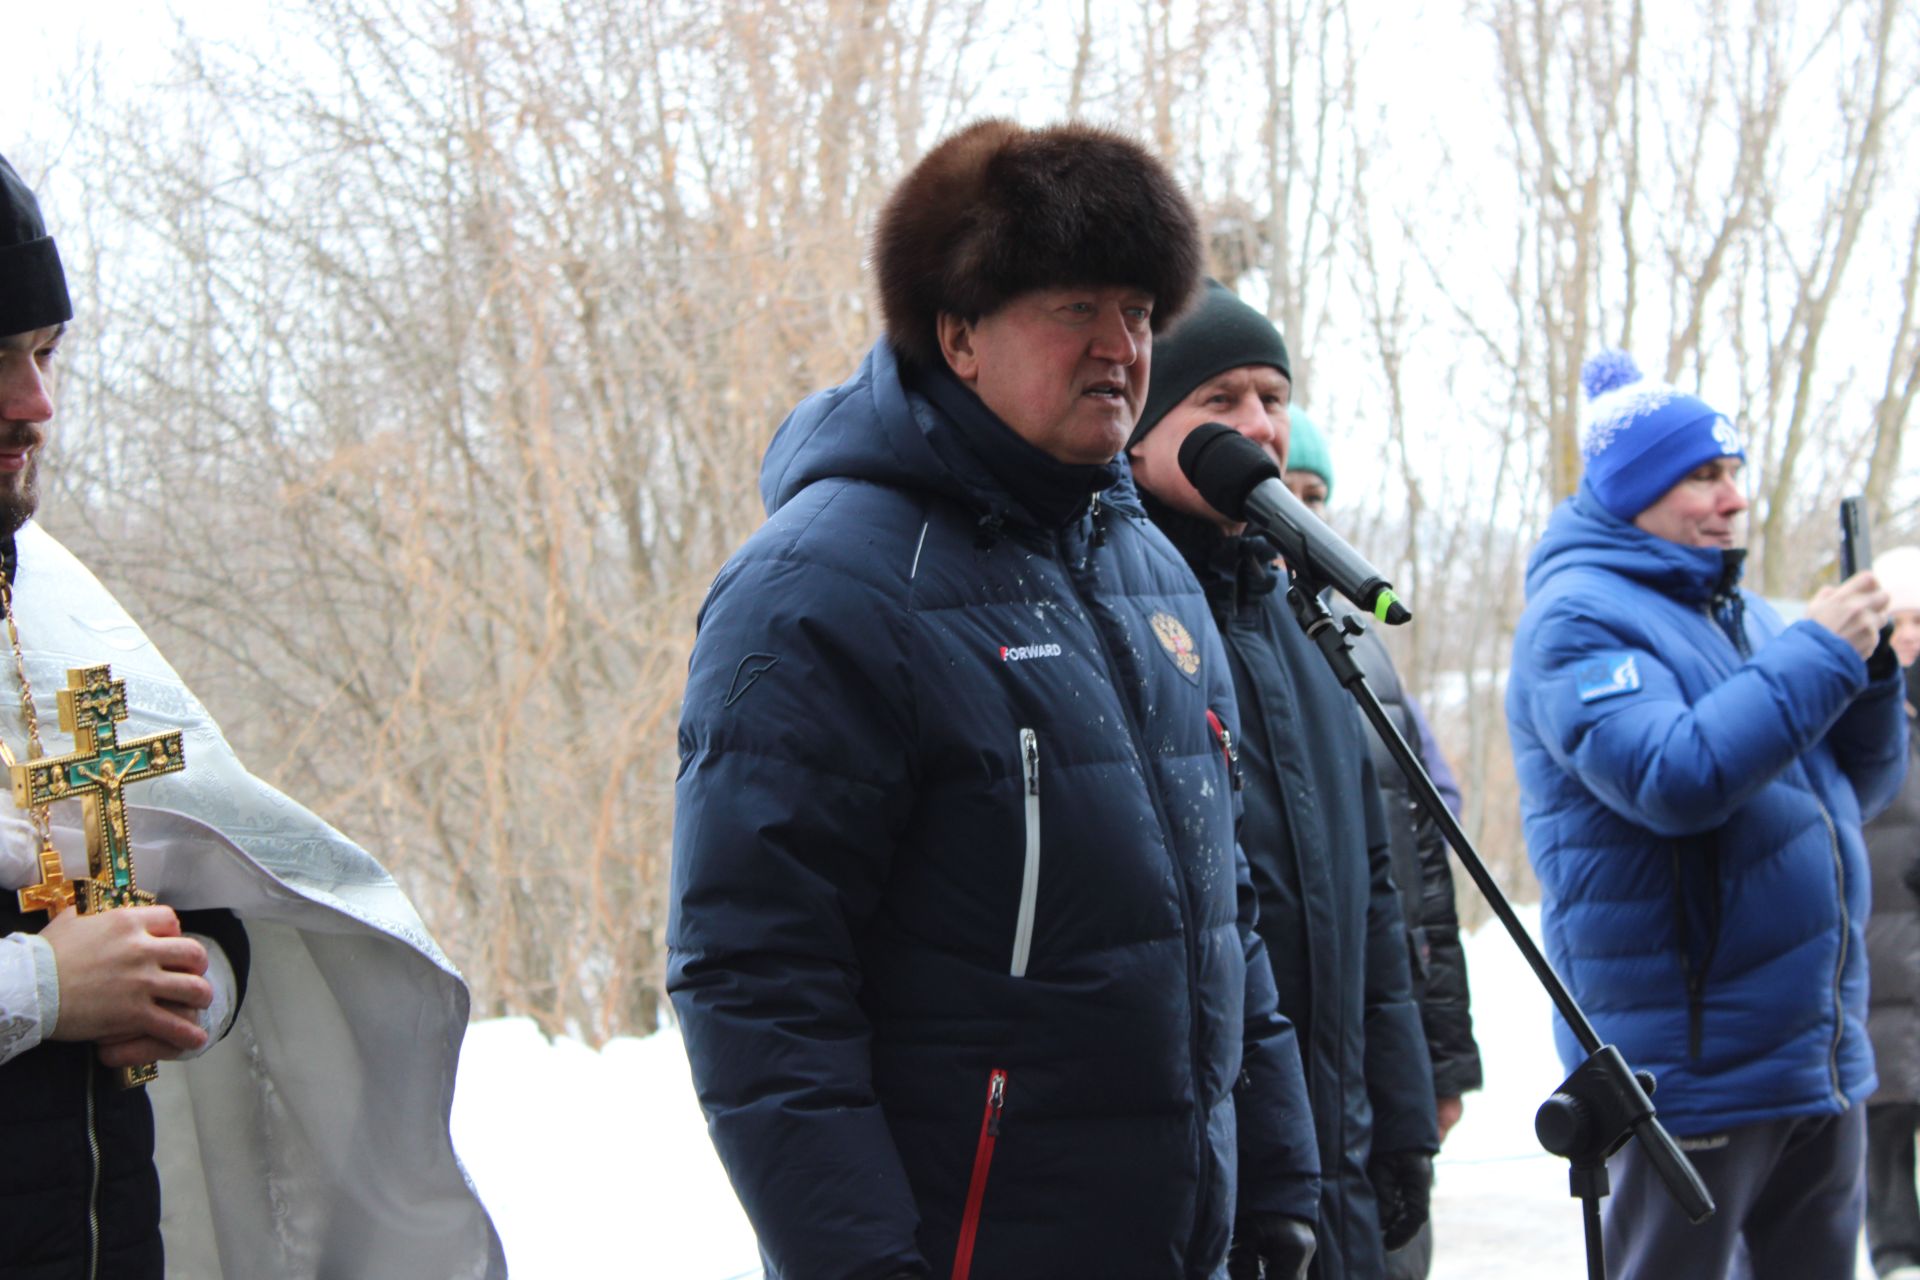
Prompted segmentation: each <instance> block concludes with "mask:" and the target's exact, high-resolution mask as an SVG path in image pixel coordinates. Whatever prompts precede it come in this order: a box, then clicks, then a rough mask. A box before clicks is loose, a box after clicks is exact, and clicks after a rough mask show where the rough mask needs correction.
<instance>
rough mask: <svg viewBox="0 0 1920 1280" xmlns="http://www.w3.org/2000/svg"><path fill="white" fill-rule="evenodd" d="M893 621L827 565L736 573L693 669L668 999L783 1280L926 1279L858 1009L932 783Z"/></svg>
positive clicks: (711, 1120)
mask: <svg viewBox="0 0 1920 1280" xmlns="http://www.w3.org/2000/svg"><path fill="white" fill-rule="evenodd" d="M893 616H895V611H893V610H889V609H887V608H884V607H882V605H881V603H880V600H879V593H877V592H875V591H874V590H872V589H871V588H869V587H866V586H864V585H862V584H859V583H856V582H853V581H852V580H850V579H848V578H846V577H845V576H844V575H840V574H837V573H834V572H833V571H830V570H826V569H822V568H820V567H818V566H809V565H805V564H797V563H793V562H790V561H780V560H767V559H762V560H757V561H750V562H748V563H746V564H744V565H730V566H729V567H728V568H727V569H726V570H723V571H722V574H721V576H720V578H719V579H717V580H716V582H715V586H714V589H713V591H712V593H711V595H710V597H709V601H708V604H707V606H706V607H705V609H704V610H703V615H702V620H701V630H700V635H699V639H698V641H697V643H696V644H695V647H694V652H693V659H692V662H691V664H690V669H689V675H688V679H687V692H686V699H685V703H684V707H683V711H682V717H681V725H680V759H681V765H680V776H679V780H678V783H677V785H676V788H675V812H674V831H673V870H672V877H671V885H670V894H671V901H670V915H669V919H668V925H667V942H668V965H667V990H668V992H669V993H670V995H671V996H672V999H673V1006H674V1010H675V1012H676V1013H677V1014H678V1016H679V1019H680V1025H681V1029H682V1033H683V1035H684V1037H685V1040H686V1048H687V1056H688V1059H689V1061H690V1062H691V1065H692V1069H693V1079H694V1085H695V1088H696V1091H697V1092H698V1094H699V1098H700V1105H701V1108H702V1109H703V1111H704V1112H705V1113H706V1116H707V1123H708V1126H709V1129H710V1131H711V1134H712V1137H713V1143H714V1146H715V1148H716V1149H717V1150H718V1152H719V1154H720V1158H721V1161H722V1162H723V1163H724V1165H725V1166H726V1169H727V1174H728V1177H729V1178H730V1179H731V1180H732V1182H733V1186H734V1190H735V1191H736V1193H737V1194H738V1195H739V1197H740V1202H741V1205H742V1207H743V1208H744V1209H745V1210H746V1213H747V1216H748V1218H749V1220H750V1221H751V1222H752V1223H753V1228H754V1231H755V1233H756V1234H757V1235H758V1237H759V1240H760V1246H761V1249H762V1250H763V1251H764V1252H765V1254H766V1255H767V1258H768V1259H769V1260H770V1261H771V1263H772V1264H773V1269H774V1270H775V1271H776V1272H777V1273H778V1274H779V1275H780V1276H782V1277H783V1280H829V1278H831V1280H856V1278H857V1280H868V1278H869V1277H884V1276H889V1275H892V1274H893V1273H895V1272H896V1271H901V1270H915V1271H918V1270H920V1269H922V1268H923V1267H924V1263H923V1262H922V1260H921V1258H920V1256H919V1253H918V1251H917V1249H916V1247H915V1244H914V1233H915V1230H916V1228H917V1226H918V1221H919V1219H918V1213H917V1210H916V1207H915V1204H914V1201H913V1197H912V1194H911V1191H910V1189H909V1187H908V1183H907V1179H906V1175H905V1171H904V1169H903V1167H902V1164H901V1161H900V1158H899V1154H898V1151H897V1149H896V1147H895V1145H894V1142H893V1138H892V1135H891V1133H890V1132H889V1130H888V1127H887V1122H886V1118H885V1116H884V1115H883V1114H882V1112H881V1109H880V1106H879V1103H878V1101H877V1099H876V1096H875V1092H874V1089H873V1083H872V1062H871V1053H870V1038H871V1032H870V1027H869V1025H868V1022H867V1019H866V1017H865V1015H864V1013H863V1011H862V1009H861V1007H860V1004H859V1000H858V996H859V992H860V987H861V972H860V965H859V961H858V956H857V948H856V939H857V938H858V936H859V934H860V931H861V927H862V925H863V923H864V922H865V921H866V920H867V919H868V918H869V917H870V916H871V914H872V913H873V912H874V910H875V907H876V903H877V901H878V899H879V897H880V894H881V891H882V889H883V887H884V884H885V882H886V879H887V875H888V870H889V866H890V862H891V855H892V851H893V848H894V843H895V836H896V833H897V831H898V830H899V829H900V825H901V823H902V821H903V815H904V812H905V808H906V806H907V804H908V801H907V797H908V796H909V794H910V791H911V783H912V780H911V778H910V776H909V773H908V770H909V768H910V765H909V763H908V762H909V759H910V756H909V752H908V751H907V750H905V747H904V744H905V743H906V742H907V741H908V740H909V733H908V729H907V723H908V720H909V718H910V708H909V707H908V706H907V705H906V702H905V694H904V693H903V689H904V687H905V681H904V675H903V666H904V664H903V661H902V660H901V658H900V655H899V646H898V644H897V643H890V642H888V641H887V640H885V639H884V637H885V636H887V635H888V631H887V628H888V626H889V624H888V622H887V621H886V620H887V619H888V618H890V617H893ZM851 618H858V619H863V620H864V622H865V625H863V626H860V627H849V626H847V625H846V620H847V619H851ZM856 649H857V652H856V651H855V650H856Z"/></svg>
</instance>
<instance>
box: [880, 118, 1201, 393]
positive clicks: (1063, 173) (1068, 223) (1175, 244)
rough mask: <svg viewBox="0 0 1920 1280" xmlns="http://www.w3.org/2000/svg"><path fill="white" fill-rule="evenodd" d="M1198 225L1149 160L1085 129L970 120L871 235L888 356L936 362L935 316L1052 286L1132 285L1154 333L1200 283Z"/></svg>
mask: <svg viewBox="0 0 1920 1280" xmlns="http://www.w3.org/2000/svg"><path fill="white" fill-rule="evenodd" d="M1200 264H1201V244H1200V231H1199V225H1198V220H1197V219H1196V218H1195V216H1194V212H1193V207H1192V206H1191V205H1190V204H1189V203H1188V202H1187V197H1186V194H1185V193H1184V192H1183V191H1181V189H1180V186H1179V184H1178V183H1177V182H1175V181H1174V179H1173V175H1172V174H1171V173H1169V172H1167V169H1166V166H1165V165H1163V164H1161V163H1160V161H1158V160H1157V159H1155V158H1154V156H1153V155H1152V153H1151V152H1149V151H1147V149H1146V148H1144V147H1142V146H1141V145H1140V144H1139V143H1137V142H1135V141H1133V140H1132V139H1131V138H1128V137H1126V136H1125V135H1123V134H1119V133H1115V132H1113V131H1111V130H1108V129H1101V128H1096V127H1094V126H1091V125H1084V124H1063V125H1056V126H1054V127H1052V128H1048V129H1027V128H1023V127H1021V126H1020V125H1017V124H1014V123H1013V122H1012V121H1010V120H981V121H979V122H977V123H975V124H972V125H969V126H967V127H966V128H965V129H962V130H961V131H960V132H958V133H956V134H953V135H952V136H950V137H948V138H947V139H946V140H944V141H943V142H941V143H939V144H938V145H937V146H935V147H934V148H933V150H931V151H929V152H928V153H927V154H926V155H925V156H924V157H923V158H922V159H921V161H920V163H919V164H917V165H915V166H914V168H913V170H912V172H910V173H908V174H907V176H906V177H905V178H903V179H902V180H901V182H900V185H899V186H898V187H896V188H894V192H893V195H892V196H891V197H890V198H889V199H888V201H887V205H886V208H885V209H883V210H882V211H881V213H880V222H879V225H878V226H877V227H876V228H875V229H874V236H873V266H874V274H875V275H876V277H877V278H878V283H879V289H880V308H881V312H882V314H883V315H884V316H885V318H886V322H887V334H888V337H889V338H890V339H891V341H892V343H893V347H894V350H895V351H896V352H897V353H898V354H899V355H900V356H901V357H902V358H904V359H905V360H907V361H909V362H911V363H914V364H917V365H919V366H920V367H921V368H929V369H931V368H938V367H939V366H940V363H941V355H940V339H939V334H938V331H937V329H936V328H935V318H936V317H937V316H938V315H939V314H940V312H942V311H949V312H952V313H953V314H955V315H957V316H960V317H961V318H963V319H966V320H978V319H979V318H980V317H982V316H986V315H991V314H993V312H995V311H997V310H999V308H1000V307H1001V306H1003V305H1005V304H1006V303H1008V302H1010V301H1012V300H1013V299H1014V298H1016V297H1018V296H1019V295H1020V294H1023V293H1027V292H1029V291H1031V290H1034V289H1047V288H1055V287H1058V286H1062V285H1132V286H1134V287H1137V288H1140V289H1143V290H1145V291H1146V292H1148V293H1150V294H1152V295H1153V299H1154V308H1153V328H1154V329H1155V330H1158V329H1160V328H1161V327H1162V326H1164V325H1166V324H1167V323H1169V322H1171V321H1172V320H1173V319H1174V318H1175V317H1176V316H1178V315H1179V314H1180V311H1181V309H1182V308H1183V307H1185V306H1186V304H1187V302H1188V301H1189V300H1190V299H1191V298H1192V296H1193V291H1194V287H1195V285H1196V284H1197V283H1198V282H1199V279H1200Z"/></svg>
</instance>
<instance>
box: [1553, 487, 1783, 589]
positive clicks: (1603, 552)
mask: <svg viewBox="0 0 1920 1280" xmlns="http://www.w3.org/2000/svg"><path fill="white" fill-rule="evenodd" d="M1746 559H1747V553H1746V551H1745V549H1743V548H1735V549H1733V550H1730V551H1723V550H1721V549H1720V548H1718V547H1687V546H1682V545H1681V544H1679V543H1677V542H1669V541H1667V540H1666V539H1665V538H1661V537H1657V536H1655V535H1654V534H1651V533H1648V532H1647V531H1646V530H1644V529H1641V528H1639V527H1638V526H1636V525H1634V524H1632V523H1630V522H1628V521H1625V520H1622V519H1621V518H1620V517H1618V516H1616V515H1614V514H1613V513H1612V512H1610V511H1608V510H1607V509H1606V508H1605V507H1603V506H1601V505H1600V502H1599V500H1598V499H1597V498H1595V497H1594V496H1593V492H1592V490H1590V489H1589V488H1588V487H1587V485H1586V483H1585V482H1584V481H1582V482H1581V485H1580V489H1579V492H1577V493H1575V494H1574V495H1573V496H1572V497H1571V498H1568V499H1567V500H1566V501H1565V502H1563V503H1561V504H1560V505H1559V506H1558V507H1556V508H1555V509H1554V512H1553V516H1552V517H1551V518H1550V519H1549V520H1548V521H1547V531H1546V533H1545V534H1544V535H1542V537H1541V539H1540V545H1539V546H1537V547H1535V548H1534V551H1533V555H1532V557H1531V558H1530V559H1529V560H1528V562H1527V595H1528V596H1529V597H1531V596H1534V595H1537V594H1538V593H1539V592H1540V590H1541V589H1542V588H1543V587H1544V586H1545V585H1546V583H1547V581H1548V580H1549V579H1550V578H1552V577H1553V576H1554V575H1555V574H1557V573H1559V572H1560V571H1562V570H1564V569H1571V568H1576V567H1582V566H1592V567H1597V568H1601V569H1605V570H1607V571H1608V572H1611V573H1616V574H1618V575H1620V576H1621V577H1623V578H1627V579H1629V580H1631V581H1634V582H1638V583H1640V584H1641V585H1643V586H1646V587H1648V588H1650V589H1652V590H1655V591H1658V592H1660V593H1661V594H1662V595H1665V596H1669V597H1671V598H1672V599H1675V600H1678V601H1680V602H1681V603H1683V604H1694V605H1704V604H1708V603H1710V602H1713V601H1715V600H1720V599H1726V598H1730V597H1732V596H1733V595H1734V594H1735V592H1736V590H1737V589H1738V587H1739V585H1740V575H1741V573H1742V572H1743V571H1744V569H1745V566H1746Z"/></svg>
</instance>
